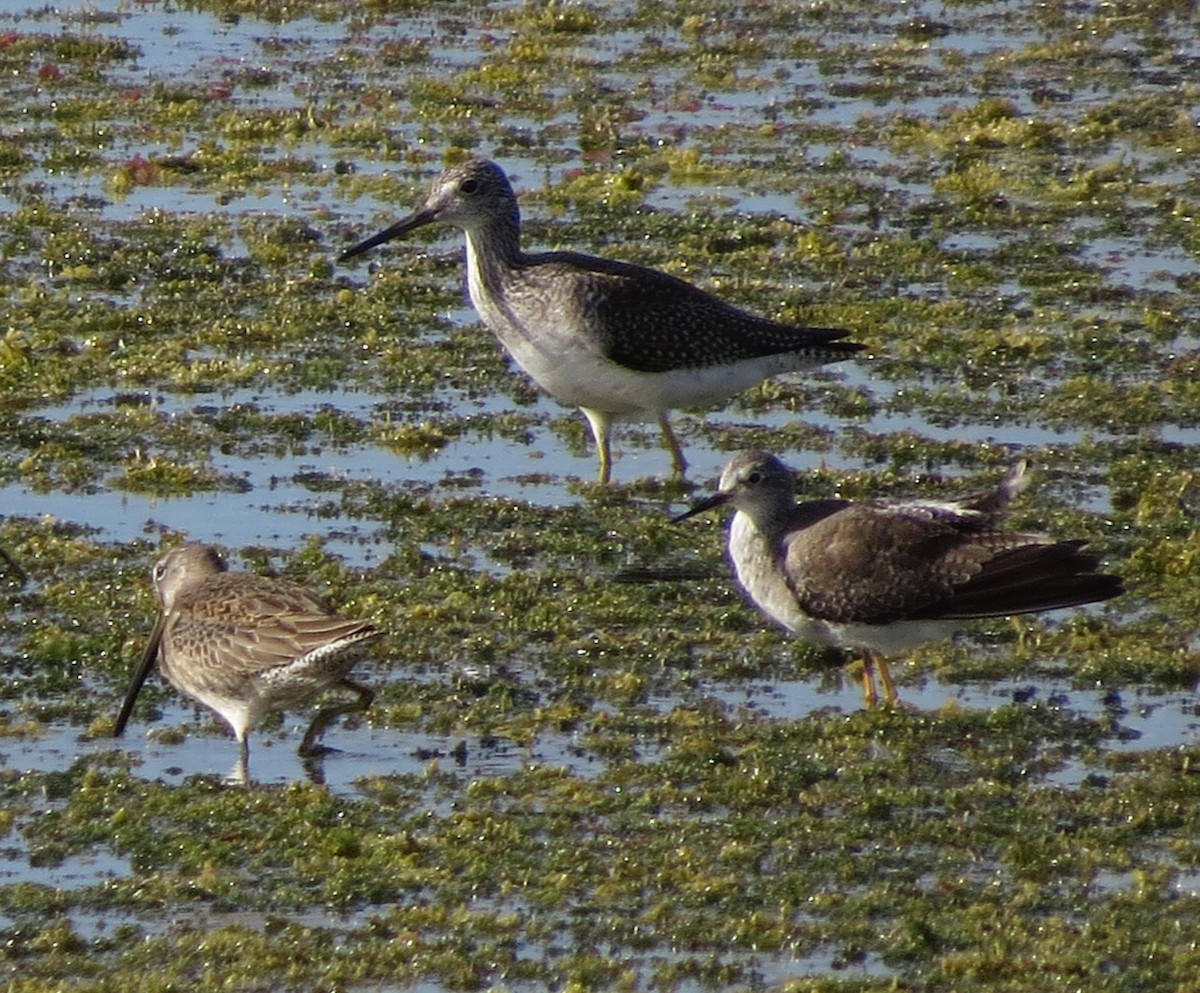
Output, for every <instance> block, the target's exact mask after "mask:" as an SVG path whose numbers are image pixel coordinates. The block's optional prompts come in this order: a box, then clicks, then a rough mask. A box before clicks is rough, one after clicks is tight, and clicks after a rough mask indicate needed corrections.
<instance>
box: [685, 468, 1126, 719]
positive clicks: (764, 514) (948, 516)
mask: <svg viewBox="0 0 1200 993" xmlns="http://www.w3.org/2000/svg"><path fill="white" fill-rule="evenodd" d="M1027 485H1028V475H1027V471H1026V464H1025V463H1024V462H1019V463H1017V464H1016V465H1015V466H1013V468H1012V469H1011V470H1010V471H1009V473H1008V475H1007V476H1005V478H1004V480H1003V481H1002V482H1001V483H1000V485H999V486H998V487H997V488H996V489H995V490H993V491H991V492H989V493H985V494H982V495H977V496H973V497H968V498H966V499H963V500H959V501H951V502H942V501H934V500H906V501H899V502H885V501H871V502H861V503H854V502H851V501H849V500H834V499H831V500H809V501H805V502H803V503H799V504H797V503H796V499H795V489H794V486H793V480H792V475H791V473H790V472H789V471H788V469H787V467H786V466H784V464H783V463H782V462H780V461H779V459H777V458H776V457H775V456H773V455H769V454H767V453H766V452H744V453H742V454H741V455H738V456H737V457H735V458H734V459H733V460H732V461H731V462H730V463H729V464H728V465H727V466H726V467H725V470H724V471H723V472H722V474H721V481H720V484H719V486H718V489H717V492H716V493H714V494H713V495H712V496H710V497H708V498H707V499H704V500H702V501H700V502H699V503H697V504H696V505H695V506H693V507H692V509H691V510H689V511H687V512H686V513H684V514H681V515H679V516H678V517H676V518H674V521H682V520H685V519H687V518H689V517H692V516H693V515H695V514H699V513H701V512H703V511H705V510H709V509H711V508H713V507H719V506H723V505H725V504H729V505H730V506H732V507H733V508H734V510H735V513H734V516H733V522H732V524H731V526H730V531H729V556H730V558H731V559H732V561H733V567H734V571H735V572H736V573H737V578H738V581H739V582H740V583H741V585H742V587H743V588H744V589H745V590H746V592H747V593H748V594H749V596H750V598H751V599H752V600H753V601H754V603H755V604H756V605H757V606H758V607H759V609H760V610H762V612H763V613H764V614H766V615H767V616H768V617H770V618H771V619H772V620H774V621H776V622H777V623H779V624H781V625H782V626H783V627H785V628H786V629H787V630H788V631H790V632H791V633H792V634H794V635H796V636H797V637H799V638H802V639H803V640H805V641H808V642H812V643H814V644H818V645H832V646H835V647H838V648H844V649H855V650H858V651H860V652H861V653H862V656H863V691H864V693H865V694H866V697H867V702H868V703H869V704H871V705H874V703H875V702H876V699H877V692H876V689H875V679H874V673H875V671H876V670H878V671H879V674H880V678H881V679H882V681H883V687H884V693H885V697H886V698H887V699H888V700H889V701H892V700H894V699H895V687H894V684H893V682H892V678H891V674H890V672H889V671H888V666H887V659H886V656H888V655H893V654H896V653H898V652H904V651H908V650H909V649H911V648H913V647H915V646H916V645H918V644H921V643H922V642H926V641H935V640H940V639H942V638H945V637H948V636H950V635H951V634H952V633H953V632H954V631H955V629H956V627H957V626H958V625H959V622H961V621H963V620H966V619H968V618H976V617H1001V616H1007V615H1010V614H1025V613H1033V612H1035V611H1043V610H1056V609H1058V608H1061V607H1074V606H1078V605H1081V604H1086V603H1095V602H1097V601H1101V600H1107V599H1109V598H1110V597H1114V596H1116V595H1117V594H1119V593H1121V592H1122V591H1123V586H1122V582H1121V579H1120V577H1119V576H1113V575H1108V574H1105V573H1100V572H1097V570H1098V569H1099V567H1100V560H1099V559H1098V558H1097V557H1096V556H1095V555H1092V554H1090V553H1088V552H1085V551H1083V547H1084V545H1085V544H1086V543H1085V542H1083V541H1078V540H1070V541H1056V540H1055V539H1053V538H1049V537H1046V536H1045V535H1039V534H1028V533H1019V532H1015V531H1005V530H1001V529H1000V527H999V522H1000V518H1001V517H1002V515H1003V512H1004V510H1005V508H1006V507H1007V505H1008V504H1009V502H1010V501H1011V500H1012V499H1013V497H1015V496H1016V495H1017V494H1018V493H1020V492H1021V491H1022V490H1023V489H1024V488H1025V487H1026V486H1027Z"/></svg>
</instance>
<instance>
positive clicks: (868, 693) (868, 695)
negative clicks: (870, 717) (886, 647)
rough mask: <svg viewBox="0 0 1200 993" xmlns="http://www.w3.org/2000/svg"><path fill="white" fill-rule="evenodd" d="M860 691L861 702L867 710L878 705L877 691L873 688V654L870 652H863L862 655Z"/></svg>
mask: <svg viewBox="0 0 1200 993" xmlns="http://www.w3.org/2000/svg"><path fill="white" fill-rule="evenodd" d="M862 691H863V703H864V704H866V706H867V709H868V710H874V709H875V708H876V707H877V706H878V705H879V693H878V691H877V690H876V689H875V656H874V654H873V653H872V652H869V651H865V652H863V657H862Z"/></svg>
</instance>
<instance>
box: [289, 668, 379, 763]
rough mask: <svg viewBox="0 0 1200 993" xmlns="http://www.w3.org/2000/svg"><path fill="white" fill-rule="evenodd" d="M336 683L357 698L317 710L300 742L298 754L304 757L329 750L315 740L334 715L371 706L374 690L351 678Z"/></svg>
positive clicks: (321, 753) (322, 732)
mask: <svg viewBox="0 0 1200 993" xmlns="http://www.w3.org/2000/svg"><path fill="white" fill-rule="evenodd" d="M337 685H338V687H339V688H340V689H344V690H351V691H352V692H354V693H355V694H357V696H358V699H357V700H351V701H350V702H349V703H344V704H341V705H340V706H336V707H326V708H325V709H324V710H319V711H317V716H316V717H314V718H313V719H312V723H311V724H309V726H308V730H307V731H305V732H304V740H303V741H302V742H300V754H301V755H303V756H305V757H306V758H307V757H311V756H313V755H323V754H325V753H326V752H327V751H329V749H328V748H326V747H325V746H324V745H319V744H317V741H318V739H319V738H320V737H321V735H323V734H324V733H325V729H326V728H327V727H329V725H330V724H331V723H332V722H333V719H334V718H335V717H339V716H340V715H342V714H350V713H354V712H355V711H360V710H366V709H367V708H368V707H369V706H371V701H372V700H374V699H375V692H374V690H372V689H370V688H369V687H366V686H363V685H362V684H361V683H356V682H354V681H353V680H350V679H342V680H341V681H340V682H339V683H338V684H337Z"/></svg>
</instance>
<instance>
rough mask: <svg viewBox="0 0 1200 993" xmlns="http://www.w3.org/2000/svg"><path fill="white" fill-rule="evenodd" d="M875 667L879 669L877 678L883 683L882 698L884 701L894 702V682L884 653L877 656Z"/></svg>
mask: <svg viewBox="0 0 1200 993" xmlns="http://www.w3.org/2000/svg"><path fill="white" fill-rule="evenodd" d="M877 659H878V662H877V668H878V669H879V680H880V682H882V683H883V700H884V703H895V702H896V684H895V682H894V681H893V680H892V670H891V668H890V667H889V666H888V660H887V656H886V655H879V656H877Z"/></svg>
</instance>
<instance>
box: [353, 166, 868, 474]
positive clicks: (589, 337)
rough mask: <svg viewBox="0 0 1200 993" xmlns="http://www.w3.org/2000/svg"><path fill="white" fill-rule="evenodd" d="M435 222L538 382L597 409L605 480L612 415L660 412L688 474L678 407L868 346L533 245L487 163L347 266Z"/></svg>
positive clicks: (484, 308)
mask: <svg viewBox="0 0 1200 993" xmlns="http://www.w3.org/2000/svg"><path fill="white" fill-rule="evenodd" d="M437 222H441V223H446V224H455V225H457V226H458V227H460V228H462V229H463V231H464V232H466V236H467V288H468V291H469V292H470V295H471V302H472V303H473V304H474V305H475V309H476V311H478V313H479V316H480V318H482V320H483V323H484V324H486V325H487V326H488V328H489V329H490V330H491V331H492V333H493V334H495V335H496V337H497V338H499V339H500V343H501V344H502V345H503V346H504V347H505V348H506V349H507V350H508V353H509V354H510V355H511V356H512V357H513V359H514V360H515V361H516V363H517V365H519V366H520V367H521V368H522V369H524V370H525V372H526V373H528V374H529V376H531V377H532V378H533V380H534V382H536V383H537V384H538V385H539V386H541V387H542V389H544V390H545V391H546V392H547V393H549V394H550V395H551V396H553V397H554V398H555V399H557V400H558V401H559V402H560V403H564V404H568V405H570V406H575V407H579V408H580V409H581V410H582V411H583V413H584V416H586V417H587V419H588V423H589V424H590V425H591V429H592V435H593V437H594V438H595V439H596V446H597V449H598V452H599V460H600V482H601V483H607V482H608V481H609V479H610V476H611V473H612V450H611V433H612V424H613V421H614V419H617V418H630V417H632V418H638V417H639V416H641V415H646V414H652V415H654V416H656V417H657V418H658V423H659V426H660V427H661V428H662V434H663V441H664V442H665V444H666V446H667V447H668V448H669V449H670V452H671V459H672V463H673V465H674V467H675V471H676V473H678V474H679V475H682V474H683V472H684V470H685V469H686V468H687V463H686V462H685V460H684V457H683V451H682V449H681V448H680V446H679V441H678V439H677V438H676V437H675V433H674V432H673V431H672V430H671V423H670V421H669V420H668V418H667V412H668V411H669V410H672V409H674V408H676V407H701V406H706V405H709V404H713V403H716V402H718V401H720V400H724V399H726V398H727V397H730V396H732V395H733V394H735V393H739V392H741V391H742V390H745V389H748V388H749V387H751V386H753V385H755V384H756V383H759V382H761V381H762V380H764V379H767V378H768V377H770V376H776V375H779V374H780V373H784V372H791V371H793V370H796V369H803V368H806V367H809V366H815V365H819V364H821V363H823V362H834V361H837V360H839V359H845V358H848V357H849V356H851V355H853V354H855V353H856V352H859V351H861V350H862V349H863V348H864V347H865V346H863V345H859V344H854V343H853V342H843V341H839V340H838V339H839V338H844V337H845V336H846V334H847V333H848V332H846V331H842V330H838V329H834V328H800V327H793V326H791V325H787V324H779V323H776V322H775V321H769V320H767V319H766V318H763V317H756V316H755V315H753V314H750V313H748V312H746V311H744V310H741V309H740V308H738V307H735V306H733V305H732V304H728V303H725V302H724V301H723V300H720V299H718V298H717V297H715V296H712V295H711V294H709V293H705V292H704V291H703V290H700V289H697V288H696V287H695V286H692V285H691V284H690V283H686V282H684V281H683V280H682V279H677V278H676V277H674V276H671V275H668V274H667V273H665V272H659V271H658V270H656V269H647V268H645V267H643V266H638V265H632V264H630V263H628V262H616V261H613V260H610V259H601V258H596V257H595V256H591V255H583V254H580V253H579V252H539V253H536V254H530V253H527V252H524V251H522V250H521V245H520V236H521V215H520V211H519V209H518V207H517V198H516V195H515V194H514V193H513V188H512V185H511V184H510V183H509V181H508V177H507V176H505V174H504V171H503V170H502V169H501V168H500V167H499V166H498V165H496V163H494V162H489V161H487V160H484V159H472V160H470V161H468V162H464V163H462V164H460V165H456V166H451V167H450V168H449V169H447V170H445V171H444V172H443V173H442V174H441V175H440V176H438V177H437V179H435V180H434V181H433V188H432V189H431V190H430V193H429V197H428V198H427V199H426V201H425V206H424V207H422V208H421V209H420V210H418V211H416V212H415V213H413V214H410V215H409V216H408V217H406V218H404V219H403V220H401V221H398V222H397V223H395V224H393V225H392V226H391V227H390V228H387V229H386V230H385V231H381V232H380V233H379V234H377V235H375V236H374V237H371V238H368V239H367V240H366V241H363V242H360V243H359V244H357V245H354V246H353V247H352V248H348V249H347V250H346V251H344V252H342V254H341V256H340V257H339V261H345V260H346V259H349V258H353V257H354V256H356V255H360V254H362V253H363V252H366V251H367V250H368V249H371V248H373V247H375V246H376V245H380V244H382V243H384V242H386V241H391V240H392V239H393V238H399V237H401V236H402V235H405V234H407V233H408V232H410V231H413V230H415V229H416V228H419V227H423V226H425V225H426V224H433V223H437Z"/></svg>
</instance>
